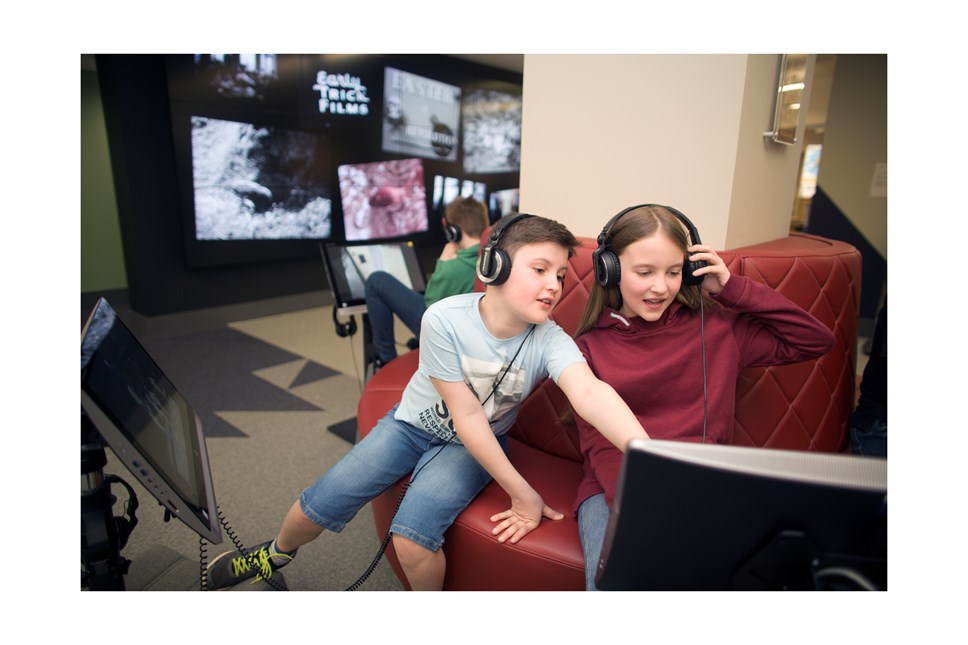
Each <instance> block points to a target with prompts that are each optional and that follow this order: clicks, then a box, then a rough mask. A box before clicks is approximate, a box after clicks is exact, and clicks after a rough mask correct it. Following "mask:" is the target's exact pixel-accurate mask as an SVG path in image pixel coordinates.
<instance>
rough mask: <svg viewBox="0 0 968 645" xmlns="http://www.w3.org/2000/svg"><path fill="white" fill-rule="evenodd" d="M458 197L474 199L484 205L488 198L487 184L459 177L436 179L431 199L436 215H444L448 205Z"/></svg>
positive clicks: (437, 177)
mask: <svg viewBox="0 0 968 645" xmlns="http://www.w3.org/2000/svg"><path fill="white" fill-rule="evenodd" d="M458 197H473V198H474V199H476V200H477V201H479V202H481V203H482V204H483V203H485V202H484V200H485V199H486V198H487V184H485V183H483V182H480V181H473V180H471V179H458V178H457V177H444V176H442V175H437V176H436V177H434V192H433V197H432V198H431V202H432V209H433V211H434V213H443V209H444V208H446V207H447V204H449V203H451V202H452V201H454V200H455V199H457V198H458Z"/></svg>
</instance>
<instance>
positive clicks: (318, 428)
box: [82, 294, 409, 591]
mask: <svg viewBox="0 0 968 645" xmlns="http://www.w3.org/2000/svg"><path fill="white" fill-rule="evenodd" d="M316 295H317V296H318V298H317V299H316V300H315V301H314V300H313V298H312V294H311V295H310V297H309V298H307V297H294V298H289V299H285V298H284V299H279V300H278V301H275V302H270V303H267V302H262V303H253V304H251V305H247V306H245V305H243V306H237V307H227V308H220V309H218V310H208V311H204V312H191V313H186V314H178V315H171V316H162V317H155V318H150V319H146V318H144V317H141V316H139V315H138V314H136V313H133V312H131V311H130V309H129V308H128V307H127V303H126V302H125V301H124V298H123V294H115V295H114V296H111V295H109V297H108V302H109V303H111V304H112V306H113V307H114V308H115V309H116V310H117V311H118V313H119V316H120V317H121V318H122V319H123V320H124V321H125V322H126V323H127V324H128V326H129V327H130V328H131V329H132V331H133V332H134V333H135V335H136V336H137V337H138V339H139V340H140V341H141V342H142V344H143V345H144V346H145V348H146V349H147V351H148V353H149V354H151V356H152V357H153V358H154V359H155V361H156V362H157V363H158V364H159V366H160V367H161V368H162V370H163V371H164V372H165V373H166V374H167V375H168V377H169V378H170V380H171V381H172V382H173V383H174V385H175V386H176V388H178V390H179V391H180V392H181V394H182V395H183V396H185V398H186V399H187V400H188V401H189V402H190V403H191V404H192V405H193V407H194V408H195V409H196V412H197V414H198V415H199V418H200V419H201V422H202V427H203V429H204V432H205V435H206V444H207V447H208V451H209V461H210V463H211V468H212V475H213V480H214V487H215V497H216V502H217V503H218V505H219V508H220V510H221V512H222V513H223V515H224V517H225V519H226V520H227V522H228V523H229V525H230V527H231V529H232V531H233V532H234V534H235V535H236V536H237V537H238V538H239V539H240V540H241V541H242V542H243V543H244V544H245V546H246V547H250V546H253V545H256V544H259V543H260V542H263V541H265V540H269V539H271V538H273V537H275V535H276V532H277V531H278V528H279V526H280V524H281V522H282V519H283V517H284V516H285V514H286V512H287V511H288V510H289V507H290V506H291V505H292V503H293V502H294V501H295V500H296V499H297V498H298V495H299V493H300V492H301V491H302V489H303V488H305V487H306V486H307V485H309V484H311V483H312V482H313V481H315V479H316V478H317V477H318V476H320V475H321V474H322V473H324V472H325V471H326V470H327V469H328V468H329V467H330V466H331V465H332V464H333V463H335V462H336V461H337V460H338V459H339V458H340V457H342V456H343V455H344V454H346V452H347V451H348V450H349V449H350V448H351V446H352V442H353V441H354V440H355V433H356V423H355V416H356V405H357V402H358V401H359V396H360V391H361V388H362V382H361V378H360V375H361V374H362V364H361V363H362V358H361V357H362V347H361V345H362V340H361V334H357V335H356V336H354V337H352V338H348V339H347V338H340V337H338V336H337V335H336V333H335V329H334V327H333V323H332V320H331V318H330V308H329V306H325V305H324V306H320V305H319V303H320V302H321V301H323V300H324V298H325V295H326V294H323V295H319V294H316ZM112 297H113V298H114V300H112ZM93 303H94V301H93V300H92V298H90V297H87V298H85V297H82V321H83V320H86V318H87V316H88V314H89V313H90V310H91V309H92V308H93ZM307 305H309V306H307ZM407 333H408V332H407V331H406V330H402V331H400V332H398V340H399V341H404V340H406V338H408V337H409V336H407ZM108 457H109V464H108V466H107V467H106V468H105V472H106V473H110V474H117V475H119V476H121V477H122V478H123V479H125V481H127V482H128V483H129V484H132V485H133V486H134V487H135V490H136V491H137V495H138V499H139V501H140V504H141V506H140V509H139V511H138V519H139V524H138V526H137V527H136V529H135V531H134V533H133V535H132V537H131V539H130V541H129V543H128V544H127V545H126V546H125V548H124V549H123V552H122V553H123V555H124V556H125V557H126V558H128V559H130V560H131V561H132V564H131V569H130V572H129V575H128V576H127V578H126V585H127V587H128V588H129V589H144V588H150V589H192V588H196V589H197V588H198V572H199V546H200V545H199V539H198V536H197V535H196V534H195V533H194V532H193V531H191V530H190V529H188V528H187V527H186V526H185V525H184V524H182V523H181V522H179V521H177V520H173V521H171V522H168V523H166V522H165V521H164V512H163V509H162V508H161V506H160V505H158V503H157V502H156V501H155V500H154V498H153V497H152V496H151V495H150V493H148V492H147V491H146V490H145V489H143V488H141V487H140V485H138V483H137V480H135V478H134V477H133V476H132V475H131V474H130V473H128V472H127V470H126V469H125V467H124V466H123V465H121V464H120V462H118V461H117V460H115V459H114V456H113V455H112V454H111V453H110V451H108ZM113 490H114V489H113ZM114 493H115V495H118V496H119V498H120V499H119V502H123V501H124V498H125V495H126V493H125V492H124V490H123V488H121V487H116V490H114ZM121 509H122V506H121V503H118V504H116V507H115V515H119V514H120V513H121ZM223 533H224V531H223ZM381 537H382V536H377V534H376V531H375V528H374V524H373V518H372V511H371V509H370V507H369V506H366V507H364V508H363V509H362V510H361V511H360V513H359V514H358V516H357V518H356V519H355V520H354V521H353V522H351V523H350V525H349V526H347V528H346V529H345V530H344V531H343V533H341V534H339V535H336V534H332V533H325V534H324V535H323V536H322V537H321V538H320V539H318V540H316V541H315V542H313V543H311V544H308V545H306V546H304V547H303V548H302V549H300V551H299V556H298V558H297V559H296V560H295V561H294V562H293V563H292V564H290V565H289V566H287V567H286V568H285V569H284V571H283V572H282V573H283V574H284V578H285V581H286V583H287V585H288V587H289V589H291V590H333V591H337V590H342V589H345V588H346V587H348V586H349V585H351V584H352V583H354V582H355V581H356V580H357V578H358V577H359V576H360V575H361V574H362V573H363V572H364V571H365V570H366V568H367V567H368V566H369V564H370V562H371V561H372V559H373V557H374V556H375V555H376V554H377V551H378V549H379V545H380V541H381ZM229 548H232V543H231V541H230V540H229V538H228V536H227V535H226V536H225V538H224V541H223V543H222V544H220V545H211V544H209V545H207V547H206V549H207V558H208V559H212V558H213V557H215V556H216V555H217V554H219V553H221V552H222V551H224V550H226V549H229ZM242 587H245V588H244V589H243V588H242ZM258 588H264V585H262V584H258V585H255V586H250V585H248V584H244V585H239V586H238V587H235V588H234V590H255V589H258ZM402 588H403V587H402V585H401V584H400V582H399V581H398V580H397V578H396V576H395V575H394V574H393V572H392V570H391V569H390V567H389V565H387V564H386V561H385V559H384V560H382V561H381V562H380V564H379V566H377V568H376V569H375V571H374V572H373V573H372V575H371V576H370V578H369V579H368V580H367V582H366V583H364V584H363V585H362V587H361V590H364V591H365V590H398V589H402Z"/></svg>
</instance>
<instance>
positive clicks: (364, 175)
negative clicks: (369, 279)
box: [337, 159, 428, 242]
mask: <svg viewBox="0 0 968 645" xmlns="http://www.w3.org/2000/svg"><path fill="white" fill-rule="evenodd" d="M337 176H338V178H339V190H340V199H341V202H342V206H343V230H344V231H345V235H346V240H347V241H350V242H352V241H364V240H380V239H388V238H394V237H404V236H407V235H411V234H413V233H420V232H423V231H426V230H427V228H428V224H427V188H426V186H425V185H424V169H423V163H422V162H421V161H420V159H394V160H389V161H376V162H370V163H358V164H343V165H341V166H339V167H338V168H337Z"/></svg>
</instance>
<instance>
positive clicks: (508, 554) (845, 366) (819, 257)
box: [357, 233, 861, 591]
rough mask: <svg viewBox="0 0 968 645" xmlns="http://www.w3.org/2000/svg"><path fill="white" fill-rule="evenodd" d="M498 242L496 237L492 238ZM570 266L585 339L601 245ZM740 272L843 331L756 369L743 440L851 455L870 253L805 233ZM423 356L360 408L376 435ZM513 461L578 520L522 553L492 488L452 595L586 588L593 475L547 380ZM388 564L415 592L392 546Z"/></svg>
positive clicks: (749, 382)
mask: <svg viewBox="0 0 968 645" xmlns="http://www.w3.org/2000/svg"><path fill="white" fill-rule="evenodd" d="M485 235H486V233H485ZM580 241H581V243H582V246H581V248H580V249H578V252H577V254H576V255H575V257H573V258H572V259H571V260H570V261H569V270H568V275H567V278H566V279H565V285H564V292H563V296H562V299H561V302H560V303H559V304H558V306H557V307H556V308H555V311H554V314H553V315H552V318H554V320H555V321H556V322H557V323H558V324H559V325H561V326H562V327H563V328H564V329H565V331H567V332H568V333H570V334H573V333H574V331H575V329H576V327H577V325H578V320H579V317H580V316H581V312H582V308H583V307H584V305H585V300H586V299H587V297H588V293H589V289H590V288H591V285H592V283H593V281H594V279H595V277H594V273H593V271H592V263H591V252H592V251H593V250H594V249H595V248H596V246H597V245H596V243H595V240H593V239H591V238H580ZM720 255H721V256H722V257H723V259H724V260H725V261H726V262H727V263H728V265H729V269H730V271H732V272H733V273H737V274H740V275H745V276H748V277H750V278H753V279H755V280H758V281H760V282H763V283H765V284H768V285H769V286H771V287H773V288H774V289H776V290H777V291H779V292H780V293H782V294H784V295H785V296H787V297H788V298H790V299H791V300H793V301H794V302H796V303H797V304H798V305H800V306H801V307H803V308H804V309H806V310H807V311H809V312H810V313H811V314H813V315H814V316H815V317H816V318H817V319H818V320H820V321H821V322H823V323H824V324H826V325H827V326H828V327H829V328H830V329H831V330H833V332H834V335H835V336H836V339H837V340H836V344H835V346H834V348H833V350H831V351H830V353H828V354H827V355H826V356H823V357H821V358H819V359H816V360H813V361H807V362H804V363H798V364H795V365H785V366H782V367H768V368H755V369H748V370H746V371H745V372H743V374H742V376H741V378H740V383H739V387H738V389H737V404H736V417H735V420H736V422H735V428H734V436H733V443H734V444H736V445H740V446H760V447H769V448H777V449H791V450H816V451H823V452H840V451H841V450H843V449H844V447H845V444H846V436H847V421H848V417H849V416H850V413H851V411H852V409H853V405H854V391H855V352H856V344H857V319H858V315H859V303H860V272H861V257H860V253H859V252H858V251H857V249H856V248H854V247H853V246H851V245H849V244H846V243H844V242H838V241H834V240H829V239H825V238H822V237H817V236H814V235H807V234H802V233H794V234H791V235H790V236H789V237H785V238H782V239H778V240H773V241H771V242H765V243H762V244H755V245H752V246H747V247H742V248H737V249H732V250H728V251H723V252H721V253H720ZM418 352H419V350H417V351H413V352H410V353H407V354H404V355H402V356H400V357H399V358H397V359H396V360H394V361H392V362H390V363H389V364H388V365H387V366H386V367H384V368H383V369H381V370H380V371H379V372H377V373H376V375H375V376H374V377H373V378H372V379H370V381H369V382H368V383H367V384H366V387H365V388H364V391H363V395H362V397H361V399H360V403H359V406H358V410H357V415H358V424H359V425H358V430H359V433H360V436H361V437H362V436H365V435H366V434H367V433H368V432H369V431H370V429H371V428H372V427H373V426H374V425H375V424H376V422H377V421H378V420H379V419H380V418H381V417H382V416H383V415H384V414H386V412H387V410H389V409H390V407H391V406H392V405H393V404H395V403H397V402H398V401H399V400H400V397H401V393H402V391H403V388H404V386H405V385H406V384H407V381H408V380H409V379H410V377H411V376H412V374H413V373H414V371H416V369H417V358H418ZM509 453H510V459H511V462H512V463H513V464H514V466H515V467H516V468H517V469H518V470H519V471H520V472H521V474H522V475H523V476H524V477H525V478H526V479H527V480H528V481H529V482H530V483H531V484H532V485H533V486H534V487H535V489H536V490H537V491H538V492H539V493H540V494H541V496H542V497H543V498H544V499H545V501H546V502H547V503H548V504H549V505H550V506H551V507H552V508H555V509H557V510H560V511H562V512H564V513H566V517H565V519H563V520H561V521H558V522H552V521H544V522H542V523H541V526H540V527H539V528H538V529H537V530H535V531H533V532H531V533H530V534H528V535H527V536H526V537H525V538H524V539H523V540H521V541H520V542H519V543H518V544H516V545H509V544H500V543H498V542H497V540H496V539H495V538H494V537H493V536H492V535H491V528H492V527H493V524H492V523H491V522H490V520H489V519H488V518H489V517H490V516H491V515H493V514H494V513H497V512H500V511H503V510H505V509H506V508H507V503H508V500H507V496H506V495H505V493H504V491H503V490H501V488H500V487H499V486H498V485H497V484H495V483H493V482H492V483H491V484H490V485H489V486H488V487H487V488H485V489H484V491H483V492H482V493H481V495H480V496H478V497H477V499H475V500H474V501H473V502H472V503H471V504H470V506H468V507H467V509H465V510H464V512H463V513H461V514H460V516H458V518H457V521H456V522H455V523H454V525H453V526H452V527H451V528H450V530H449V531H448V532H447V535H446V544H445V546H444V550H445V553H446V554H447V573H446V577H445V581H444V588H445V589H448V590H549V591H550V590H567V591H581V590H583V589H584V561H583V558H582V553H581V546H580V544H579V541H578V523H577V521H576V519H575V517H574V516H573V515H572V514H571V512H570V511H571V507H572V503H573V502H574V499H575V492H576V490H577V487H578V482H579V480H580V478H581V455H580V452H579V450H578V431H577V429H576V427H575V424H574V421H573V420H572V415H571V409H570V407H569V405H568V402H567V400H566V399H565V396H564V395H563V394H562V392H561V391H560V390H559V389H558V387H557V386H556V385H555V384H554V383H553V382H552V381H550V380H546V381H545V382H544V384H542V385H541V386H540V387H539V388H538V389H536V390H535V391H534V392H533V393H532V394H531V396H530V397H528V399H527V400H526V401H525V402H524V404H523V406H522V409H521V412H520V414H519V416H518V419H517V421H516V423H515V425H514V426H513V427H512V429H511V439H510V441H509ZM398 496H399V487H396V488H391V490H389V491H387V492H385V493H384V494H383V495H381V496H380V497H378V498H377V499H375V500H374V501H373V513H374V516H375V519H376V527H377V531H378V532H379V533H380V537H381V539H382V537H383V536H384V535H385V534H386V531H387V528H388V527H389V525H390V519H391V517H392V513H393V509H394V506H395V504H396V501H397V497H398ZM387 558H388V560H389V562H390V565H391V566H392V567H393V569H394V571H395V572H396V574H397V576H398V577H399V578H400V580H401V581H402V582H403V584H404V585H405V586H407V587H408V588H409V586H408V584H407V580H406V577H405V576H404V574H403V571H402V569H401V568H400V565H399V562H398V561H397V558H396V555H395V554H394V552H393V546H392V543H391V545H390V547H389V548H388V550H387Z"/></svg>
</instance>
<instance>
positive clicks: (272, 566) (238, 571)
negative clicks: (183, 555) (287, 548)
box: [207, 540, 292, 589]
mask: <svg viewBox="0 0 968 645" xmlns="http://www.w3.org/2000/svg"><path fill="white" fill-rule="evenodd" d="M271 545H272V540H270V541H268V542H264V543H262V544H260V545H258V546H256V547H254V548H253V549H250V550H249V555H247V556H244V555H242V554H240V553H239V552H238V551H226V552H225V553H222V554H221V555H219V556H217V557H216V558H215V559H214V560H212V561H211V562H210V563H209V565H208V572H207V577H208V588H209V589H221V588H223V587H230V586H232V585H236V584H238V583H240V582H242V581H243V580H248V579H249V578H253V577H254V578H255V580H253V581H252V582H253V583H255V582H258V581H259V580H268V579H269V578H271V577H272V572H273V571H275V570H276V569H281V568H282V567H284V566H286V565H287V564H289V562H290V561H291V560H292V555H290V554H287V553H276V552H274V551H270V550H269V547H270V546H271ZM233 554H235V557H232V556H233Z"/></svg>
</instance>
